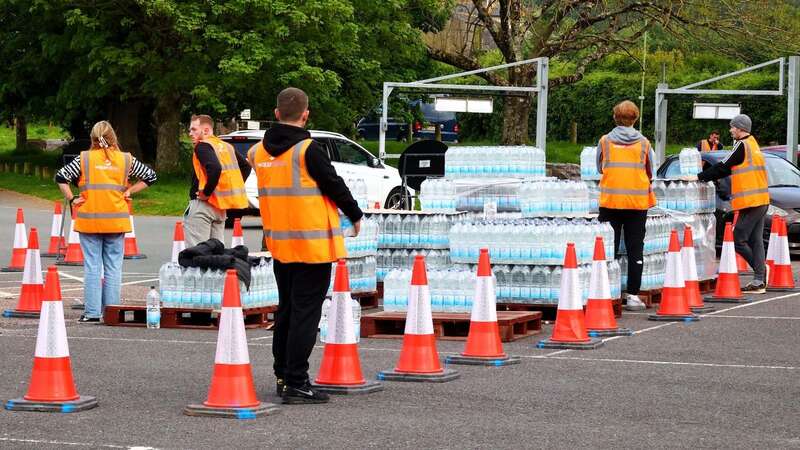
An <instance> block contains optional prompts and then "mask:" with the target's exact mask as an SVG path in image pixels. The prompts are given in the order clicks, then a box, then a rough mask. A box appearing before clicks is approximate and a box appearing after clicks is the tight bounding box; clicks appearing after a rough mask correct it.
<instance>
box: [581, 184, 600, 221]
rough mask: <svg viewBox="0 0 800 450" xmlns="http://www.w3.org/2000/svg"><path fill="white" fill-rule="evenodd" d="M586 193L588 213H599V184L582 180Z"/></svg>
mask: <svg viewBox="0 0 800 450" xmlns="http://www.w3.org/2000/svg"><path fill="white" fill-rule="evenodd" d="M583 184H585V185H586V192H587V193H588V195H589V213H590V214H597V213H598V212H600V182H599V181H594V180H584V181H583Z"/></svg>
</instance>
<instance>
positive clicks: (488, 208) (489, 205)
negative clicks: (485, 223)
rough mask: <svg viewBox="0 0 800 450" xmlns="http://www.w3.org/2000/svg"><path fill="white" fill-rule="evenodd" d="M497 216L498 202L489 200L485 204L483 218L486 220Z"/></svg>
mask: <svg viewBox="0 0 800 450" xmlns="http://www.w3.org/2000/svg"><path fill="white" fill-rule="evenodd" d="M495 217H497V203H496V202H492V201H488V202H485V203H484V204H483V218H484V219H485V220H493V219H494V218H495Z"/></svg>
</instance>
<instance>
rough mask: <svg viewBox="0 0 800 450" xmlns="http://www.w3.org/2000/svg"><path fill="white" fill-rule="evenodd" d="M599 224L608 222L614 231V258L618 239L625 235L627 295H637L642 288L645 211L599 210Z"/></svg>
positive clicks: (616, 254) (617, 248) (617, 249)
mask: <svg viewBox="0 0 800 450" xmlns="http://www.w3.org/2000/svg"><path fill="white" fill-rule="evenodd" d="M597 220H599V221H600V222H608V223H610V224H611V228H613V229H614V256H615V257H618V256H619V239H620V236H621V235H622V233H624V234H625V251H626V253H627V254H628V289H627V291H628V293H629V294H633V295H638V294H639V288H641V287H642V269H643V268H644V256H643V255H642V253H643V252H644V233H645V229H646V228H645V224H646V223H647V210H640V209H610V208H600V215H599V216H598V217H597Z"/></svg>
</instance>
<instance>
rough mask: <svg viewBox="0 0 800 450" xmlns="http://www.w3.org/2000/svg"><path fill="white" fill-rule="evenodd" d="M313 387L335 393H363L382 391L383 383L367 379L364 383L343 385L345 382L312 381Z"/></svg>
mask: <svg viewBox="0 0 800 450" xmlns="http://www.w3.org/2000/svg"><path fill="white" fill-rule="evenodd" d="M311 387H313V388H314V390H316V391H320V392H325V393H327V394H334V395H361V394H371V393H373V392H380V391H382V390H383V384H381V383H380V382H378V381H372V380H367V381H365V382H364V384H356V385H352V384H351V385H343V384H317V383H311Z"/></svg>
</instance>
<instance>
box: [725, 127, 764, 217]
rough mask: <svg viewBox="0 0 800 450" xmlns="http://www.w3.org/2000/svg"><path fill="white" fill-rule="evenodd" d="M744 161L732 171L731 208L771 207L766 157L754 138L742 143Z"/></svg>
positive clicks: (736, 209) (749, 137)
mask: <svg viewBox="0 0 800 450" xmlns="http://www.w3.org/2000/svg"><path fill="white" fill-rule="evenodd" d="M742 145H743V146H744V153H745V158H744V161H743V162H742V163H741V164H739V165H737V166H734V167H733V168H732V169H731V207H732V208H733V209H734V210H735V211H738V210H741V209H745V208H753V207H756V206H763V205H769V183H768V181H767V170H766V166H765V161H764V156H763V155H762V154H761V150H760V149H759V147H758V143H757V142H756V140H755V138H754V137H753V136H748V137H747V139H745V140H743V141H742Z"/></svg>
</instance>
